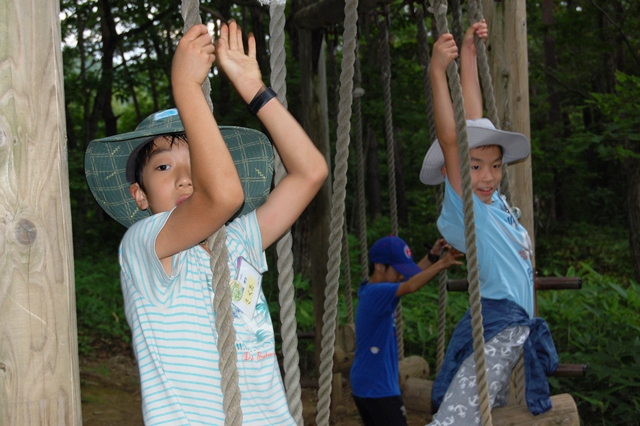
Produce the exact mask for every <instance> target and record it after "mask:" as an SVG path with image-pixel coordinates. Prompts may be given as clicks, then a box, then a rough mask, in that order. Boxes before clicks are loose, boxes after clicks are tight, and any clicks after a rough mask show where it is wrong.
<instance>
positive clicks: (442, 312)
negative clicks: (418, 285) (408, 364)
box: [436, 185, 449, 376]
mask: <svg viewBox="0 0 640 426" xmlns="http://www.w3.org/2000/svg"><path fill="white" fill-rule="evenodd" d="M436 198H437V204H438V215H440V211H442V203H443V201H444V186H443V185H440V186H439V187H438V189H437V193H436ZM447 281H449V278H448V274H447V270H446V269H444V270H442V271H441V272H440V274H438V340H437V342H436V376H437V375H438V373H439V372H440V368H441V367H442V363H443V362H444V352H445V347H446V338H445V333H446V325H447Z"/></svg>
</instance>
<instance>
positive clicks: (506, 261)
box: [420, 21, 558, 425]
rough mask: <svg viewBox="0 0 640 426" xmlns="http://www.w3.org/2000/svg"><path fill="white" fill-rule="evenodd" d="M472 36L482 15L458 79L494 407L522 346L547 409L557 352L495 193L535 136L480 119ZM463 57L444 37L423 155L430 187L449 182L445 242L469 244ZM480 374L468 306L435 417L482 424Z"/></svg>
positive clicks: (530, 384)
mask: <svg viewBox="0 0 640 426" xmlns="http://www.w3.org/2000/svg"><path fill="white" fill-rule="evenodd" d="M474 34H475V35H477V36H478V37H480V38H482V39H486V38H487V35H488V31H487V25H486V23H485V22H484V21H483V22H478V23H476V24H474V25H472V26H471V27H470V28H469V29H468V30H467V32H466V33H465V35H464V38H463V41H462V46H461V49H460V78H461V84H462V94H463V97H464V106H465V114H466V119H467V131H468V139H469V156H470V165H471V187H472V191H473V198H474V213H475V222H476V235H477V247H478V263H479V269H480V271H479V273H480V294H481V296H482V314H483V317H484V318H483V324H484V327H485V342H486V343H485V357H486V363H487V380H488V384H489V393H490V400H491V405H492V406H502V405H505V404H506V403H507V398H508V393H509V379H510V374H511V371H512V369H513V366H514V365H515V363H516V361H517V360H518V358H519V357H520V354H522V353H524V357H525V373H526V379H527V380H526V400H527V405H528V407H529V409H530V411H531V412H532V413H534V414H539V413H543V412H545V411H547V410H549V409H550V408H551V401H550V398H549V385H548V381H547V379H546V377H545V374H551V373H553V372H554V371H555V369H556V368H557V362H558V360H557V354H556V352H555V347H554V345H553V341H552V340H551V337H550V333H549V330H548V327H547V325H546V323H545V322H544V320H542V319H540V318H533V314H534V302H533V297H534V287H533V286H534V272H533V267H532V263H531V256H533V248H532V246H531V240H530V239H529V235H528V233H527V231H526V229H525V228H524V227H523V226H522V225H520V224H519V223H518V220H517V218H516V217H515V216H514V215H513V212H512V209H511V208H510V207H509V206H508V205H507V203H506V201H505V199H504V197H502V196H500V194H499V193H498V189H499V185H500V181H501V179H502V170H503V166H504V165H506V164H508V163H511V162H513V161H518V160H521V159H523V158H525V157H527V156H528V155H529V150H530V148H529V141H528V140H527V138H526V137H525V136H524V135H522V134H519V133H512V132H505V131H501V130H497V129H495V127H494V126H493V125H492V124H491V122H490V121H489V120H487V119H484V118H482V95H481V91H480V85H479V81H478V71H477V60H476V50H475V45H474ZM457 56H458V47H457V46H456V44H455V41H454V40H453V37H452V36H451V34H444V35H442V36H441V37H440V38H439V39H438V41H437V42H436V43H435V44H434V46H433V55H432V58H431V69H430V75H431V85H432V90H433V103H434V116H435V124H436V134H437V137H438V140H437V141H436V142H434V143H433V144H432V146H431V147H430V149H429V151H428V152H427V155H426V156H425V159H424V163H423V166H422V170H421V172H420V180H421V181H422V182H423V183H425V184H427V185H436V184H439V183H442V182H443V181H444V182H445V199H444V202H443V207H442V212H441V215H440V217H439V219H438V229H439V231H440V233H441V234H442V236H443V237H444V238H445V239H446V240H447V242H448V243H449V244H451V245H452V246H453V247H455V248H456V249H458V250H460V251H462V252H465V251H466V250H465V237H464V215H463V210H462V204H463V203H462V199H461V195H462V179H461V176H460V171H461V170H460V159H459V154H458V142H457V132H456V124H455V118H454V110H453V106H452V101H451V96H450V94H449V90H448V85H447V76H446V70H447V67H448V66H449V64H450V63H451V61H453V60H454V59H455V58H456V57H457ZM543 353H544V354H546V356H547V357H544V356H542V354H543ZM475 374H476V373H475V362H474V359H473V348H472V336H471V324H470V316H469V312H467V314H466V315H465V317H464V318H463V319H462V320H461V321H460V323H459V324H458V326H457V327H456V330H455V332H454V335H453V336H452V339H451V342H450V343H449V347H448V348H447V353H446V355H445V360H444V364H443V366H442V368H441V370H440V372H439V374H438V377H437V378H436V381H435V383H434V387H433V393H432V403H433V407H434V409H436V410H437V409H438V407H439V410H438V412H437V413H436V414H435V415H434V417H433V423H432V424H433V425H442V424H456V425H466V424H470V425H472V424H477V423H478V422H479V407H478V389H477V387H476V386H475V384H476V383H475V381H476V377H475Z"/></svg>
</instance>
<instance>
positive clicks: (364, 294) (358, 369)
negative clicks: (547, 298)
mask: <svg viewBox="0 0 640 426" xmlns="http://www.w3.org/2000/svg"><path fill="white" fill-rule="evenodd" d="M442 249H447V251H446V252H445V254H444V255H443V256H442V257H441V258H439V255H440V251H441V250H442ZM461 256H462V253H460V252H458V251H457V250H455V249H453V248H450V247H449V246H448V245H447V244H446V243H445V242H444V240H442V239H440V240H438V241H437V242H436V244H434V247H433V248H432V249H431V251H430V252H429V254H428V255H427V256H425V257H424V258H423V259H422V260H421V261H420V262H418V264H416V263H415V262H414V261H413V257H412V256H411V249H409V246H408V245H407V243H405V242H404V241H403V240H402V239H400V238H399V237H395V236H388V237H384V238H381V239H379V240H378V241H376V243H375V244H374V245H373V246H372V247H371V249H370V250H369V279H368V280H367V281H365V282H363V283H362V284H360V289H359V290H358V309H357V311H356V353H355V358H354V360H353V365H352V366H351V374H350V380H351V393H352V395H353V399H354V401H355V403H356V407H357V408H358V412H359V413H360V417H361V418H362V421H363V422H364V424H365V426H388V425H392V426H403V425H406V424H407V417H406V410H405V408H404V404H403V402H402V396H401V395H400V385H399V383H398V380H399V373H398V339H397V336H396V324H395V311H396V307H397V306H398V302H399V301H400V298H401V297H402V296H405V295H407V294H411V293H414V292H416V291H418V290H420V289H421V288H422V287H424V286H425V285H426V284H427V283H428V282H429V281H431V279H432V278H433V277H435V276H436V275H438V273H440V271H442V270H444V269H446V268H449V267H451V266H453V265H460V262H459V261H458V260H457V259H458V258H460V257H461Z"/></svg>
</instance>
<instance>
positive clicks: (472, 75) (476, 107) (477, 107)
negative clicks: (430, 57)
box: [460, 19, 489, 120]
mask: <svg viewBox="0 0 640 426" xmlns="http://www.w3.org/2000/svg"><path fill="white" fill-rule="evenodd" d="M475 35H477V36H478V37H479V38H480V39H482V40H483V41H486V39H487V36H488V35H489V30H488V28H487V23H486V22H485V21H484V19H483V20H482V22H476V23H475V24H473V25H472V26H470V27H469V28H468V29H467V31H466V32H465V34H464V37H463V39H462V46H461V48H460V84H461V85H462V97H463V98H464V111H465V115H466V118H467V120H474V119H478V118H482V91H481V90H480V81H479V80H478V57H477V54H476V44H475V37H474V36H475Z"/></svg>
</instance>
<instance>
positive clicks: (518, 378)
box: [513, 355, 526, 405]
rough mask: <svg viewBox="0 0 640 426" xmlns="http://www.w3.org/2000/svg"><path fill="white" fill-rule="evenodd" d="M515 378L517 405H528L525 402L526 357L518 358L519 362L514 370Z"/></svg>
mask: <svg viewBox="0 0 640 426" xmlns="http://www.w3.org/2000/svg"><path fill="white" fill-rule="evenodd" d="M513 371H514V373H513V376H514V378H515V389H514V394H515V397H516V404H518V405H524V404H526V400H525V392H526V387H525V374H524V355H520V358H518V362H517V363H516V365H515V367H514V368H513Z"/></svg>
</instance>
